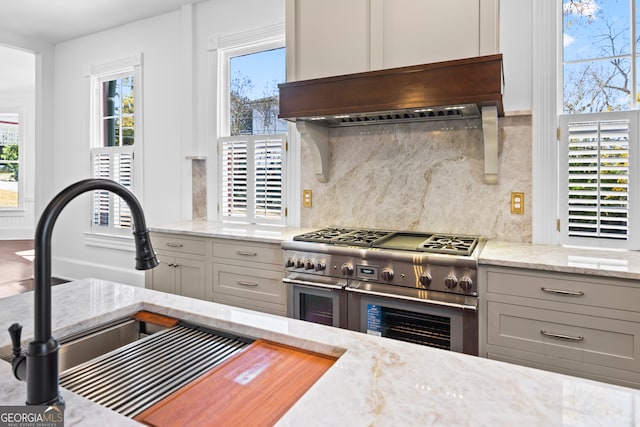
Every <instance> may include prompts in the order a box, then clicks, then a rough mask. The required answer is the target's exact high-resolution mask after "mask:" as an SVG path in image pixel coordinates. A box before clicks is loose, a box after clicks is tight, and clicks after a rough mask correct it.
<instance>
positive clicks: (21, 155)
mask: <svg viewBox="0 0 640 427" xmlns="http://www.w3.org/2000/svg"><path fill="white" fill-rule="evenodd" d="M0 113H5V114H6V113H12V114H17V115H18V206H6V207H2V206H0V214H2V213H12V212H17V211H24V189H25V187H24V177H25V176H26V175H25V174H26V171H25V170H24V165H25V159H26V153H25V146H26V144H25V137H24V132H25V129H26V128H25V126H24V117H25V114H24V109H23V108H21V107H16V108H5V107H2V108H0Z"/></svg>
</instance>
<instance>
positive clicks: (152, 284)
mask: <svg viewBox="0 0 640 427" xmlns="http://www.w3.org/2000/svg"><path fill="white" fill-rule="evenodd" d="M151 243H152V244H153V248H154V250H155V251H156V254H157V257H158V261H159V262H160V264H159V265H158V266H157V267H156V268H153V269H151V270H147V272H146V274H145V286H146V287H147V288H150V289H154V290H157V291H162V292H169V293H172V294H177V295H184V296H188V297H192V298H199V299H205V297H206V292H205V287H206V286H205V272H206V262H205V255H206V239H204V238H196V237H194V238H185V237H182V236H176V235H172V234H159V233H151Z"/></svg>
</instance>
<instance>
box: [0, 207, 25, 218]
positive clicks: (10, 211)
mask: <svg viewBox="0 0 640 427" xmlns="http://www.w3.org/2000/svg"><path fill="white" fill-rule="evenodd" d="M26 212H27V210H26V209H23V208H1V209H0V216H24V215H25V213H26Z"/></svg>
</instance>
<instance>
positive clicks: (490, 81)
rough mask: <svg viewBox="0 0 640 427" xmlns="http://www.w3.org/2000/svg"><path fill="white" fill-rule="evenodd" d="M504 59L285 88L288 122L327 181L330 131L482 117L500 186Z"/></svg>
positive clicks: (489, 178) (488, 169)
mask: <svg viewBox="0 0 640 427" xmlns="http://www.w3.org/2000/svg"><path fill="white" fill-rule="evenodd" d="M502 86H503V78H502V54H497V55H488V56H481V57H475V58H466V59H458V60H453V61H445V62H436V63H432V64H424V65H414V66H409V67H400V68H392V69H385V70H377V71H369V72H364V73H356V74H347V75H343V76H335V77H327V78H320V79H312V80H303V81H296V82H289V83H283V84H280V85H279V89H280V114H279V115H278V117H279V118H281V119H286V120H290V121H294V122H296V127H297V129H298V131H299V132H300V134H301V136H302V138H303V139H304V140H306V141H307V142H308V143H310V145H311V147H312V154H313V157H314V167H315V169H316V170H315V171H316V177H317V178H318V180H319V181H320V182H326V181H327V179H328V176H327V172H328V171H327V159H328V134H329V133H328V128H329V127H341V126H357V125H372V124H386V123H403V122H414V121H429V120H451V119H470V118H480V117H481V118H482V128H483V139H484V152H485V153H484V154H485V182H487V183H489V184H495V183H497V182H498V116H504V109H503V106H502Z"/></svg>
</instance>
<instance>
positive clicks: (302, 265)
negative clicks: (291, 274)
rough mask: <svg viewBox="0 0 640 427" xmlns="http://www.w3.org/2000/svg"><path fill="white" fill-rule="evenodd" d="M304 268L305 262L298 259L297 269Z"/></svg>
mask: <svg viewBox="0 0 640 427" xmlns="http://www.w3.org/2000/svg"><path fill="white" fill-rule="evenodd" d="M302 267H304V261H302V260H301V259H298V260H297V261H296V268H302Z"/></svg>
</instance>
